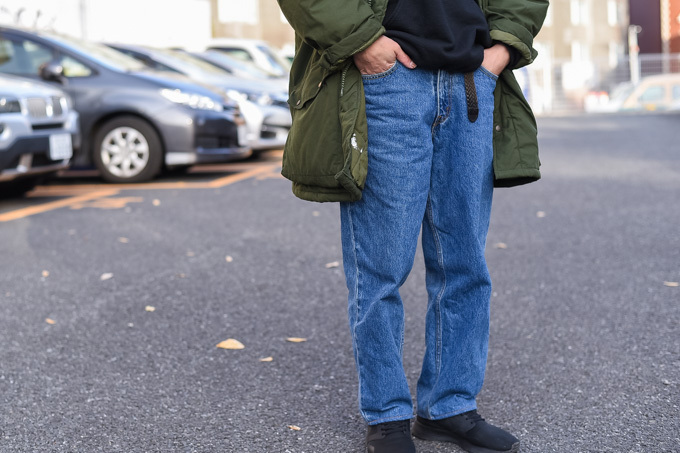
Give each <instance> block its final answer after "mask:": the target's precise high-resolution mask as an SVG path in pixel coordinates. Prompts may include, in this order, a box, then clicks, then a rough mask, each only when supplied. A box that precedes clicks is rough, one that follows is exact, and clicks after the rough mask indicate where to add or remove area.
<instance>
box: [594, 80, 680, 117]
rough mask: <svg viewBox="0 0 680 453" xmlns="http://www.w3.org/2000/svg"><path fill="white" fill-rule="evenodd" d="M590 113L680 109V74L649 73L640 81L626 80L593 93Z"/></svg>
mask: <svg viewBox="0 0 680 453" xmlns="http://www.w3.org/2000/svg"><path fill="white" fill-rule="evenodd" d="M585 110H586V112H636V111H665V110H680V74H678V73H670V74H658V75H651V76H646V77H643V78H641V79H640V81H639V82H638V83H637V84H634V83H631V82H626V83H622V84H620V85H618V86H617V87H616V88H615V89H614V90H612V93H611V95H610V94H609V93H607V92H595V93H590V94H589V96H587V97H586V102H585Z"/></svg>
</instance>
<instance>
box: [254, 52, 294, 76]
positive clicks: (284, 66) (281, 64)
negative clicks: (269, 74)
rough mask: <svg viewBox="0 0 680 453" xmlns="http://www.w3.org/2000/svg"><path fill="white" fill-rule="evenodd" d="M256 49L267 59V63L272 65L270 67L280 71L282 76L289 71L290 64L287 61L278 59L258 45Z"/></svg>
mask: <svg viewBox="0 0 680 453" xmlns="http://www.w3.org/2000/svg"><path fill="white" fill-rule="evenodd" d="M257 48H258V49H259V50H260V52H262V53H263V54H264V55H265V56H266V57H267V60H268V61H269V64H271V65H272V67H274V68H277V69H280V70H281V72H282V73H283V74H287V73H288V71H290V64H289V63H288V61H286V60H285V59H283V58H282V57H279V56H278V55H277V54H276V53H274V52H273V51H272V50H271V49H270V48H269V47H267V46H263V45H258V46H257Z"/></svg>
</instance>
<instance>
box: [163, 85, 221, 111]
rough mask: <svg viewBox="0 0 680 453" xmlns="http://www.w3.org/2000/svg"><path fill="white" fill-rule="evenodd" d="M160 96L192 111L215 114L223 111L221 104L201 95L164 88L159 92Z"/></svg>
mask: <svg viewBox="0 0 680 453" xmlns="http://www.w3.org/2000/svg"><path fill="white" fill-rule="evenodd" d="M161 95H162V96H163V97H164V98H165V99H167V100H168V101H170V102H174V103H175V104H182V105H186V106H187V107H191V108H192V109H197V110H212V111H215V112H221V111H222V110H223V107H222V104H221V103H219V102H216V101H215V100H213V99H212V98H210V97H208V96H203V95H201V94H194V93H186V92H184V91H182V90H171V89H169V88H164V89H162V90H161Z"/></svg>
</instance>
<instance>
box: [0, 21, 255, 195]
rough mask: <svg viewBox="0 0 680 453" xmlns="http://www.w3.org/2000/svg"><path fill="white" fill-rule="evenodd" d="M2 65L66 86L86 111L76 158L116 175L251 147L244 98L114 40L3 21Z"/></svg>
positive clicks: (133, 178) (137, 175)
mask: <svg viewBox="0 0 680 453" xmlns="http://www.w3.org/2000/svg"><path fill="white" fill-rule="evenodd" d="M0 55H3V58H2V59H0V73H6V74H13V75H19V76H23V77H29V78H33V79H43V80H47V81H50V82H52V83H53V84H56V85H58V86H59V87H60V88H62V89H63V90H64V91H65V92H67V94H69V95H70V97H71V99H72V100H73V103H74V107H75V109H76V110H77V111H78V112H79V114H80V131H81V134H82V146H80V148H78V149H76V150H75V152H74V156H73V160H72V163H73V165H74V166H78V167H84V166H92V165H95V166H96V167H97V168H98V169H99V170H100V172H101V175H102V177H103V178H104V179H106V180H107V181H111V182H138V181H145V180H149V179H151V178H153V177H154V176H155V175H156V174H158V173H159V172H160V171H162V170H163V169H164V168H165V169H171V168H177V167H188V166H191V165H193V164H197V163H208V162H225V161H229V160H233V159H236V158H243V157H246V156H248V155H249V154H250V152H251V151H250V148H249V147H248V146H247V138H246V136H247V130H246V127H245V121H244V120H243V118H242V115H241V113H240V111H239V109H238V106H237V104H236V103H235V102H234V101H232V100H230V99H228V98H227V97H226V96H224V95H223V94H222V93H221V92H219V91H217V90H211V89H209V88H207V87H204V86H201V85H198V84H195V83H193V82H192V81H190V80H189V79H187V78H186V77H182V76H176V77H172V76H171V75H169V74H166V73H159V72H155V71H153V70H149V69H148V68H147V67H146V66H145V65H143V64H141V63H140V62H138V61H137V60H135V59H133V58H130V57H128V56H127V55H124V54H122V53H120V52H117V51H115V50H113V49H111V48H109V47H107V46H103V45H99V44H94V43H90V42H86V41H81V40H76V39H73V38H68V37H64V36H57V35H53V34H48V33H43V32H32V31H26V30H21V29H16V28H8V27H0Z"/></svg>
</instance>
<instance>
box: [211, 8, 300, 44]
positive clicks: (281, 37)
mask: <svg viewBox="0 0 680 453" xmlns="http://www.w3.org/2000/svg"><path fill="white" fill-rule="evenodd" d="M210 3H211V5H210V7H211V10H212V30H213V37H215V38H247V39H259V40H263V41H267V42H268V43H270V44H271V45H273V46H274V47H277V48H280V49H281V48H291V47H293V45H294V43H295V33H294V32H293V29H292V28H291V26H290V25H289V24H288V21H286V18H285V17H284V16H283V14H281V10H280V9H279V6H278V4H277V3H276V1H275V0H210Z"/></svg>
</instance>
